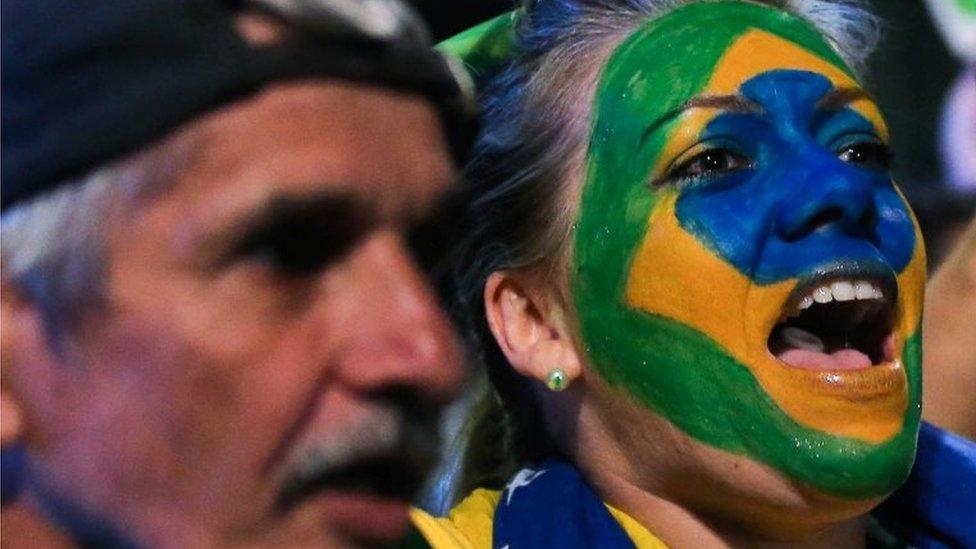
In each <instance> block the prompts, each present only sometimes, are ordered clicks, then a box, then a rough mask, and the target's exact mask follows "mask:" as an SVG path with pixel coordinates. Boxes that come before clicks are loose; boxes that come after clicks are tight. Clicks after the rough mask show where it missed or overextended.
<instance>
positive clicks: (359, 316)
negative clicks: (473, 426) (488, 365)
mask: <svg viewBox="0 0 976 549" xmlns="http://www.w3.org/2000/svg"><path fill="white" fill-rule="evenodd" d="M348 276H349V278H348V279H347V281H348V290H349V292H350V294H349V296H348V299H350V300H352V301H354V302H355V303H352V304H351V308H349V309H347V310H348V311H349V314H347V315H346V322H347V323H348V325H346V326H343V327H342V328H341V329H343V330H344V331H346V334H347V337H346V338H344V339H345V341H346V345H344V349H343V351H342V357H341V358H340V364H339V368H340V372H339V375H340V376H341V377H342V379H343V380H344V381H345V382H346V383H347V384H349V385H350V386H351V387H354V388H356V389H357V390H361V391H367V392H381V391H382V392H385V391H390V390H397V389H406V390H412V391H415V392H417V393H418V394H419V395H421V396H424V397H426V398H428V399H432V400H437V401H445V402H446V401H447V400H449V399H450V398H452V397H454V396H455V395H456V393H457V390H458V387H459V386H460V383H461V379H462V375H463V373H462V366H461V351H460V348H459V345H458V340H457V337H456V335H455V333H454V329H453V326H452V325H451V323H450V322H449V321H448V320H447V316H446V314H445V313H444V312H443V311H442V309H441V306H440V303H439V302H438V299H437V297H436V295H435V293H434V290H433V287H432V284H431V281H429V280H428V279H427V277H426V276H425V275H424V274H423V273H421V271H420V269H419V267H418V266H417V264H416V263H415V261H414V259H413V258H412V256H411V255H410V253H409V251H408V250H407V247H406V245H405V243H404V239H403V238H402V236H401V235H399V234H398V233H397V232H395V231H392V230H390V231H386V230H383V231H378V232H377V233H376V234H375V235H373V236H371V237H369V238H368V239H367V240H366V241H364V242H363V244H362V247H361V248H360V249H359V250H357V251H356V252H355V257H354V258H352V264H351V265H350V270H349V273H348Z"/></svg>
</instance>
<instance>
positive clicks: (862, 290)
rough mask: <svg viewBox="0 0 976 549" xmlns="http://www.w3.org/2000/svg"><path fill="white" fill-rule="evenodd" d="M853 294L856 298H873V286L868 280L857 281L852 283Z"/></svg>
mask: <svg viewBox="0 0 976 549" xmlns="http://www.w3.org/2000/svg"><path fill="white" fill-rule="evenodd" d="M854 294H855V295H856V296H857V298H858V299H873V298H874V294H875V288H874V286H872V285H871V283H870V282H864V281H858V282H855V283H854Z"/></svg>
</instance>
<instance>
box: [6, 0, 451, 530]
mask: <svg viewBox="0 0 976 549" xmlns="http://www.w3.org/2000/svg"><path fill="white" fill-rule="evenodd" d="M117 4H119V3H115V2H109V3H102V4H99V5H97V6H89V7H87V8H86V9H85V10H79V9H77V7H75V6H74V5H73V4H71V3H68V2H58V1H45V2H34V1H30V2H6V3H4V6H3V25H4V26H3V80H4V88H3V105H4V110H3V140H4V149H3V215H2V231H3V234H2V261H3V269H2V273H3V281H2V283H3V294H2V315H3V316H2V322H3V336H2V356H3V398H2V404H3V422H2V426H3V446H4V450H5V452H4V460H5V461H9V460H10V459H12V456H14V455H15V454H12V453H11V451H13V450H19V452H20V454H19V455H23V456H25V460H26V467H25V470H26V471H25V474H24V476H25V478H26V481H25V485H24V487H23V489H22V490H21V491H20V493H19V494H18V496H17V498H16V499H15V500H14V501H13V502H11V503H8V504H7V505H5V506H4V511H3V535H4V544H5V545H7V544H9V545H10V546H17V545H31V546H58V545H73V544H80V545H85V546H88V545H117V546H161V547H197V546H226V545H231V546H257V545H261V546H263V545H276V546H278V545H288V546H295V545H314V546H319V547H333V546H346V545H356V544H366V543H377V542H389V541H392V540H395V539H397V538H398V537H399V536H400V535H402V533H403V532H404V530H405V527H406V523H407V502H408V501H409V499H410V497H411V496H412V495H413V493H414V491H415V490H416V488H417V487H418V485H419V483H420V482H421V481H422V479H423V476H424V474H425V472H426V470H427V467H429V466H430V465H431V464H432V463H433V461H434V457H435V456H434V455H433V452H434V451H435V450H436V447H435V445H434V442H435V438H436V437H435V436H434V435H435V434H436V430H435V427H436V425H435V422H436V416H437V414H436V412H437V407H438V404H440V403H442V402H444V401H445V400H447V399H449V398H450V397H451V396H452V395H453V393H454V391H455V389H456V386H457V384H458V383H459V379H460V374H461V372H460V367H459V358H458V356H459V354H458V350H457V347H456V343H455V341H454V339H453V335H452V332H451V330H450V328H449V326H448V324H447V322H446V320H445V318H444V316H443V315H442V313H441V311H440V310H439V309H438V307H437V303H436V300H435V297H434V295H433V294H432V291H431V288H430V286H429V284H428V282H427V281H426V280H425V278H424V276H423V275H422V274H421V271H420V269H419V264H418V262H417V261H416V259H415V258H414V257H412V253H413V251H416V250H412V249H411V247H410V245H409V237H410V236H411V235H412V234H414V233H415V232H416V231H419V230H421V229H423V228H425V227H428V226H429V224H430V223H431V222H433V221H435V220H436V219H435V218H436V217H437V215H438V212H440V211H441V208H439V207H438V204H439V203H440V202H441V197H442V195H444V193H445V192H447V191H448V189H449V187H450V185H451V182H452V179H453V176H454V172H453V169H452V156H451V152H450V151H451V150H452V149H453V150H454V151H455V152H459V151H461V150H463V146H464V143H465V141H464V136H465V135H466V131H465V129H466V126H467V121H468V117H467V115H466V114H465V113H466V112H467V111H466V110H465V102H464V94H463V93H462V91H461V88H460V87H459V85H458V83H457V82H456V81H455V80H454V77H453V76H452V72H451V71H450V70H449V68H448V66H447V64H446V63H445V61H444V59H442V58H441V57H439V56H438V55H437V54H434V53H433V52H432V51H431V50H430V48H429V44H428V43H427V42H426V39H425V37H424V35H423V32H422V29H420V28H419V27H418V26H417V24H416V23H415V21H414V20H413V19H412V18H411V16H410V14H409V13H408V12H406V11H405V8H403V7H402V6H401V5H400V4H397V3H394V2H393V1H392V0H390V1H381V2H370V3H369V4H368V6H367V5H364V7H362V10H366V8H368V10H369V11H368V12H366V11H357V10H359V9H360V8H356V10H350V9H348V8H349V6H348V5H347V3H339V2H335V3H334V4H333V3H330V2H321V3H316V4H308V5H305V4H303V3H301V2H267V3H264V4H255V5H254V6H250V7H246V8H244V9H231V8H230V7H227V6H222V5H220V4H217V3H213V2H206V1H203V0H184V1H177V2H174V1H172V0H141V1H138V2H126V3H124V5H117ZM435 251H436V250H435ZM7 489H8V487H6V486H5V490H7Z"/></svg>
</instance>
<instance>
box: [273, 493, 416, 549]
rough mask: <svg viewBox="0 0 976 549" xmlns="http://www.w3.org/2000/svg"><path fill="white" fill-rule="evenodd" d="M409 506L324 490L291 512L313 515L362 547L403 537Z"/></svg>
mask: <svg viewBox="0 0 976 549" xmlns="http://www.w3.org/2000/svg"><path fill="white" fill-rule="evenodd" d="M409 509H410V504H409V502H407V501H404V500H402V499H398V498H385V497H378V496H375V495H372V494H368V493H364V492H357V491H353V490H325V491H323V492H321V493H319V494H316V495H315V496H314V497H311V498H309V499H307V500H306V501H304V502H303V503H302V504H301V505H299V506H297V507H295V508H294V509H292V510H291V511H290V513H292V514H295V513H314V514H316V515H318V516H320V517H322V520H323V521H324V522H325V523H326V524H327V525H328V526H330V527H331V528H330V529H331V530H332V531H334V532H336V533H338V534H339V535H340V536H342V537H343V538H346V539H349V540H351V541H355V542H359V543H363V544H389V543H393V542H396V541H398V540H400V539H401V538H403V536H404V535H405V534H406V532H407V528H408V526H409Z"/></svg>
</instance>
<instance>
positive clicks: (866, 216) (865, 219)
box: [858, 208, 878, 229]
mask: <svg viewBox="0 0 976 549" xmlns="http://www.w3.org/2000/svg"><path fill="white" fill-rule="evenodd" d="M877 223H878V212H876V211H875V210H874V208H868V209H866V210H864V213H863V214H862V215H861V219H860V220H859V221H858V225H859V226H860V227H861V228H864V229H873V228H874V226H875V225H876V224H877Z"/></svg>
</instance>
